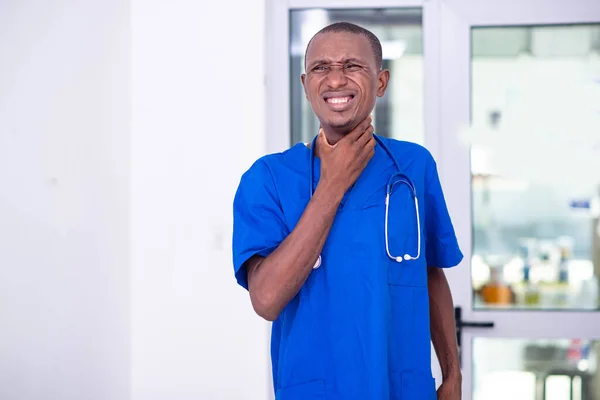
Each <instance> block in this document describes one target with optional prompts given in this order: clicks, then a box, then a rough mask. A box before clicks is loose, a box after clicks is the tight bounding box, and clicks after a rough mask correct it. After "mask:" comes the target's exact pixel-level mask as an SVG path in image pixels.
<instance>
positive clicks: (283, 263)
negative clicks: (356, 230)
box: [246, 185, 343, 321]
mask: <svg viewBox="0 0 600 400" xmlns="http://www.w3.org/2000/svg"><path fill="white" fill-rule="evenodd" d="M339 192H340V191H339V190H335V189H332V188H331V187H328V186H321V185H319V186H317V190H315V194H314V195H313V197H312V199H311V200H310V202H309V203H308V206H307V207H306V209H305V210H304V213H303V214H302V217H300V220H299V221H298V224H297V225H296V227H295V228H294V230H293V231H292V232H291V233H290V234H289V236H288V237H287V238H286V239H285V240H284V241H283V242H282V243H281V244H280V245H279V247H277V249H275V250H274V251H273V253H271V254H270V255H269V256H268V257H267V258H262V257H259V256H254V257H252V258H251V259H250V260H248V262H247V265H246V268H247V271H248V289H249V291H250V300H251V301H252V306H253V307H254V311H256V313H257V314H258V315H260V316H261V317H263V318H264V319H266V320H268V321H274V320H275V319H277V317H278V316H279V314H280V313H281V310H282V309H283V308H284V307H285V305H286V304H287V303H288V302H289V301H290V300H291V299H292V298H293V297H294V296H295V295H296V294H297V293H298V291H299V290H300V288H301V287H302V285H304V282H305V281H306V279H307V278H308V276H309V275H310V272H311V271H312V269H313V266H314V264H315V262H316V261H317V259H318V257H319V254H320V253H321V250H322V249H323V246H324V245H325V240H326V239H327V235H328V234H329V231H330V229H331V225H332V224H333V220H334V218H335V215H336V213H337V209H338V206H339V204H340V202H341V200H342V196H340V194H339ZM342 195H343V192H342Z"/></svg>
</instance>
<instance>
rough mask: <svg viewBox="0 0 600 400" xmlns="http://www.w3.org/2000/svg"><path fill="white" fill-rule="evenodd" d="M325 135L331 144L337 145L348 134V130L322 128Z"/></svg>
mask: <svg viewBox="0 0 600 400" xmlns="http://www.w3.org/2000/svg"><path fill="white" fill-rule="evenodd" d="M321 131H322V133H323V135H325V138H326V139H327V143H329V145H330V146H335V145H336V144H337V142H339V141H340V140H341V139H342V138H343V137H344V136H346V135H347V134H348V132H346V131H340V130H335V129H332V128H329V127H327V128H321Z"/></svg>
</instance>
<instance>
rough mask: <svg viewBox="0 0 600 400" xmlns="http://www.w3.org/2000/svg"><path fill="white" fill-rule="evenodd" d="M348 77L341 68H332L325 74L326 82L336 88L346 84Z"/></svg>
mask: <svg viewBox="0 0 600 400" xmlns="http://www.w3.org/2000/svg"><path fill="white" fill-rule="evenodd" d="M347 82H348V79H347V78H346V74H344V71H343V69H342V68H332V69H331V71H329V74H327V84H328V85H329V86H330V87H331V88H332V89H335V88H338V87H341V86H344V85H346V83H347Z"/></svg>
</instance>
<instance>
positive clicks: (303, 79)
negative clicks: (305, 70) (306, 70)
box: [300, 74, 308, 100]
mask: <svg viewBox="0 0 600 400" xmlns="http://www.w3.org/2000/svg"><path fill="white" fill-rule="evenodd" d="M300 80H301V81H302V87H303V88H304V96H306V100H308V93H307V92H306V74H302V75H300Z"/></svg>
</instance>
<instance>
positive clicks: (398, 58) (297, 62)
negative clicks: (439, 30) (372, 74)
mask: <svg viewBox="0 0 600 400" xmlns="http://www.w3.org/2000/svg"><path fill="white" fill-rule="evenodd" d="M340 21H345V22H351V23H355V24H357V25H360V26H362V27H364V28H366V29H368V30H370V31H371V32H373V33H374V34H375V35H376V36H377V37H378V38H379V40H380V41H381V45H382V49H383V58H384V65H383V66H384V68H386V69H389V70H390V74H391V79H390V83H389V86H388V89H387V92H386V94H385V96H384V97H383V98H380V99H378V101H377V105H376V106H375V110H374V112H373V116H374V124H373V125H374V127H375V133H376V134H378V135H380V136H385V137H393V138H396V139H401V140H407V141H411V142H415V143H420V144H422V143H423V135H424V133H423V129H424V128H423V32H422V13H421V10H420V9H404V8H395V9H350V10H346V9H335V10H325V9H308V10H293V11H291V12H290V66H291V71H290V72H291V74H290V76H291V78H290V79H291V82H290V85H291V86H290V89H291V99H290V100H291V129H292V132H291V142H292V143H291V144H295V143H298V142H300V141H302V142H305V143H306V142H309V141H310V140H311V139H312V138H313V137H314V135H316V134H317V132H318V130H319V123H318V121H317V119H316V117H315V116H314V114H313V112H312V110H311V108H310V104H309V103H308V101H307V100H306V97H305V96H304V89H303V87H302V83H301V81H300V75H301V74H302V73H304V52H305V50H306V46H307V44H308V42H309V40H310V39H311V37H312V36H313V35H314V34H315V33H317V32H318V31H319V30H320V29H321V28H324V27H325V26H327V25H329V24H331V23H334V22H340Z"/></svg>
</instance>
